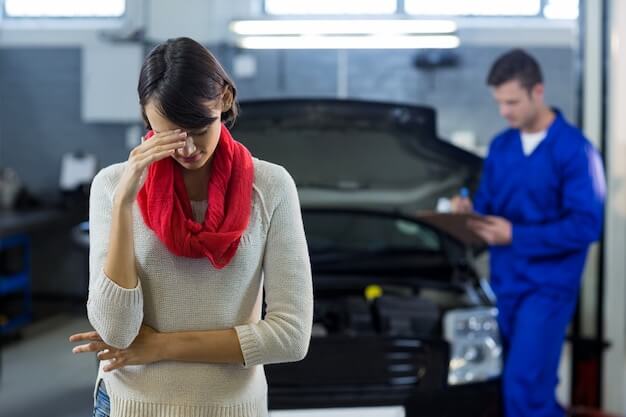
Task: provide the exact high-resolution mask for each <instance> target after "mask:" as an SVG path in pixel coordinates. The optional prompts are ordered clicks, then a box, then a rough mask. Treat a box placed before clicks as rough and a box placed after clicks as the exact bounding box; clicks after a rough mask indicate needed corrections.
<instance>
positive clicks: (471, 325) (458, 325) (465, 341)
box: [443, 307, 502, 385]
mask: <svg viewBox="0 0 626 417" xmlns="http://www.w3.org/2000/svg"><path fill="white" fill-rule="evenodd" d="M497 317H498V310H497V309H496V308H492V307H479V308H471V309H463V310H450V311H448V312H447V313H446V314H445V315H444V318H443V334H444V338H445V339H446V340H447V341H448V343H449V344H450V366H449V371H448V384H450V385H460V384H467V383H470V382H480V381H486V380H489V379H492V378H495V377H498V376H500V374H501V373H502V344H501V342H500V332H499V330H498V321H497Z"/></svg>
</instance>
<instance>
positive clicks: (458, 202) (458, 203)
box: [450, 195, 474, 213]
mask: <svg viewBox="0 0 626 417" xmlns="http://www.w3.org/2000/svg"><path fill="white" fill-rule="evenodd" d="M450 204H451V206H452V212H453V213H472V212H473V211H474V205H473V204H472V200H470V199H469V198H468V197H461V196H460V195H455V196H454V197H452V200H451V201H450Z"/></svg>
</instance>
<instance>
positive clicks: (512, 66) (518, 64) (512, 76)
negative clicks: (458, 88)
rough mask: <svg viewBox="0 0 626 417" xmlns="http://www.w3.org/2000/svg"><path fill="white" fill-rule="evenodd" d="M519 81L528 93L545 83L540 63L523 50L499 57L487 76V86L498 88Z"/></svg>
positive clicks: (509, 52) (511, 51)
mask: <svg viewBox="0 0 626 417" xmlns="http://www.w3.org/2000/svg"><path fill="white" fill-rule="evenodd" d="M512 80H518V81H519V82H520V84H522V87H524V88H525V89H526V90H527V91H528V92H530V91H531V90H532V88H533V87H534V86H536V85H537V84H542V83H543V75H542V74H541V68H540V67H539V63H538V62H537V60H536V59H535V58H533V56H532V55H530V54H529V53H528V52H526V51H524V50H523V49H512V50H510V51H508V52H506V53H504V54H502V55H500V56H499V57H498V59H496V61H495V62H494V63H493V64H492V65H491V69H490V70H489V75H487V85H489V86H491V87H498V86H500V85H502V84H504V83H506V82H509V81H512Z"/></svg>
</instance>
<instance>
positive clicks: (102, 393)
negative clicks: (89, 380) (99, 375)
mask: <svg viewBox="0 0 626 417" xmlns="http://www.w3.org/2000/svg"><path fill="white" fill-rule="evenodd" d="M109 414H111V404H110V403H109V394H107V390H106V388H105V386H104V382H102V380H100V382H99V383H98V390H97V392H96V405H95V406H94V409H93V417H109Z"/></svg>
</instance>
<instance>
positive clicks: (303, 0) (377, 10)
mask: <svg viewBox="0 0 626 417" xmlns="http://www.w3.org/2000/svg"><path fill="white" fill-rule="evenodd" d="M396 9H397V2H396V0H265V12H266V13H267V14H271V15H342V14H343V15H346V14H347V15H359V14H360V15H364V14H391V13H395V12H396Z"/></svg>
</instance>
